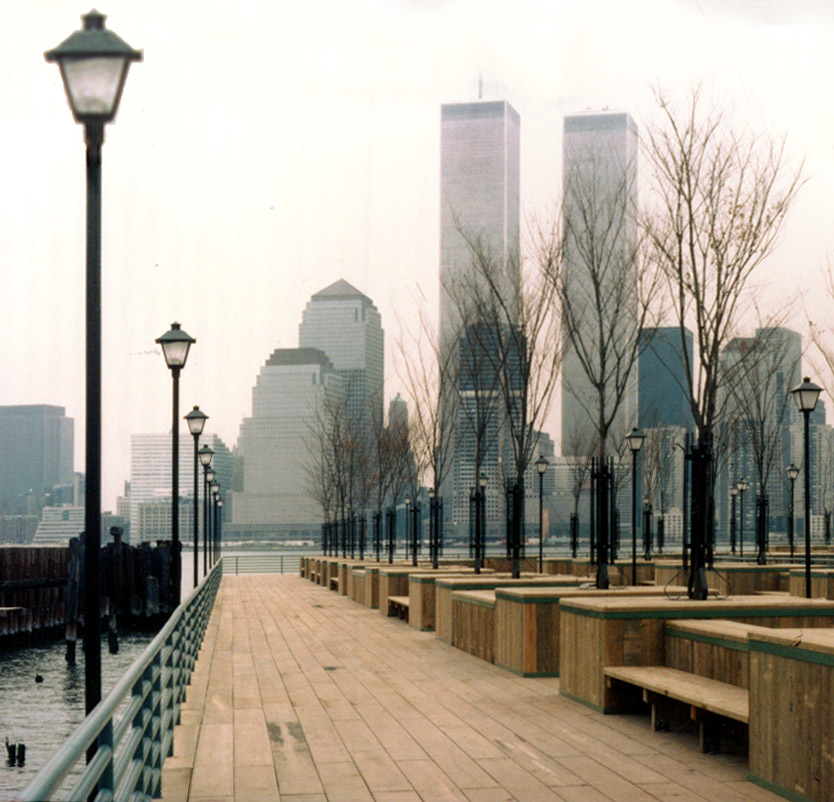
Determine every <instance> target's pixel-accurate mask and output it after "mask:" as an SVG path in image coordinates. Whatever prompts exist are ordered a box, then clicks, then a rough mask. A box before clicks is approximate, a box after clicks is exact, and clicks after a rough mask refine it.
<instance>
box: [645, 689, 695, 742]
mask: <svg viewBox="0 0 834 802" xmlns="http://www.w3.org/2000/svg"><path fill="white" fill-rule="evenodd" d="M643 701H644V702H647V703H648V704H650V705H651V706H652V729H653V730H654V731H655V732H669V731H671V730H677V729H679V728H680V727H682V726H683V725H684V724H686V722H687V721H688V717H687V715H686V711H685V710H684V709H683V706H682V705H681V703H680V702H677V701H675V700H674V699H670V698H669V697H668V696H664V695H663V694H660V693H652V692H651V691H647V690H644V691H643Z"/></svg>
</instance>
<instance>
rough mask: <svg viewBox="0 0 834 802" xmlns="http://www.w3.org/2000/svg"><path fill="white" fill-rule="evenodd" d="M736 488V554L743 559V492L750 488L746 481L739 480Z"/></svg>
mask: <svg viewBox="0 0 834 802" xmlns="http://www.w3.org/2000/svg"><path fill="white" fill-rule="evenodd" d="M736 487H738V503H739V514H738V518H739V521H738V553H739V557H744V491H745V490H747V488H748V487H750V483H749V482H748V481H747V480H746V479H739V480H738V483H737V485H736Z"/></svg>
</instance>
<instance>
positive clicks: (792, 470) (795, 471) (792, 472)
mask: <svg viewBox="0 0 834 802" xmlns="http://www.w3.org/2000/svg"><path fill="white" fill-rule="evenodd" d="M785 473H787V474H788V479H790V480H791V506H790V518H789V520H788V543H789V544H790V548H791V560H793V499H794V492H793V491H794V485H795V484H796V479H797V477H798V476H799V468H797V467H796V465H794V464H793V463H791V464H790V465H789V466H788V467H787V468H786V469H785Z"/></svg>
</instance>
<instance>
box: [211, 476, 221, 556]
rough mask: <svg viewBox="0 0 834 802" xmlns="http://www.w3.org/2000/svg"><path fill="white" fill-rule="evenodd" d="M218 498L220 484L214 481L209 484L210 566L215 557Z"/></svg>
mask: <svg viewBox="0 0 834 802" xmlns="http://www.w3.org/2000/svg"><path fill="white" fill-rule="evenodd" d="M219 498H220V482H218V481H217V480H216V479H215V480H214V481H213V482H212V483H211V499H212V502H213V504H212V516H211V517H212V530H211V531H212V538H211V564H212V565H214V563H215V562H216V559H215V558H216V555H217V500H218V499H219Z"/></svg>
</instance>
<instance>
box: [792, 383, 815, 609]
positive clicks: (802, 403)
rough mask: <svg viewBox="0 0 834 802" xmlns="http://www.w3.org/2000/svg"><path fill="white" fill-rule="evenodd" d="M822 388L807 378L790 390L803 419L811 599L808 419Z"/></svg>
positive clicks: (807, 567)
mask: <svg viewBox="0 0 834 802" xmlns="http://www.w3.org/2000/svg"><path fill="white" fill-rule="evenodd" d="M821 392H822V388H821V387H818V386H817V385H816V384H814V383H813V382H812V381H811V380H810V379H809V378H808V377H807V376H806V377H805V378H804V379H803V380H802V384H800V385H799V387H795V388H794V389H793V390H791V393H792V395H793V398H794V401H796V408H797V409H798V410H799V411H800V412H801V413H802V414H803V416H804V418H805V433H804V439H803V443H804V454H803V460H804V465H803V467H804V469H805V596H806V598H808V599H810V598H811V448H810V418H811V413H812V412H813V411H814V408H815V407H816V406H817V401H818V400H819V397H820V393H821Z"/></svg>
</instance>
